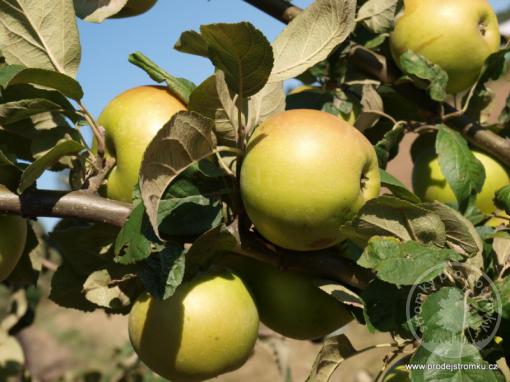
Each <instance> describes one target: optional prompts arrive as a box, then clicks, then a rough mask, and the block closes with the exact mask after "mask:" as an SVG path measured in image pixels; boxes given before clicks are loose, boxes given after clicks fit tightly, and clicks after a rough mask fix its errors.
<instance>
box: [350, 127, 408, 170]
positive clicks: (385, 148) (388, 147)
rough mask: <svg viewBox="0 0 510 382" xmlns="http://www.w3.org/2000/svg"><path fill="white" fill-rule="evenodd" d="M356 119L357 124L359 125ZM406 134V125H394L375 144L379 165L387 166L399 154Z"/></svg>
mask: <svg viewBox="0 0 510 382" xmlns="http://www.w3.org/2000/svg"><path fill="white" fill-rule="evenodd" d="M357 124H358V123H357V121H356V125H357ZM404 136H405V125H403V124H402V125H397V126H394V127H393V128H392V129H391V130H389V131H388V132H386V133H385V134H384V136H383V137H382V139H381V140H380V141H379V142H377V143H376V144H375V146H374V149H375V153H376V154H377V160H378V161H379V167H382V168H386V166H387V164H388V162H389V161H390V160H392V159H393V158H394V157H395V156H396V155H397V154H398V148H399V145H400V142H401V141H402V139H403V138H404Z"/></svg>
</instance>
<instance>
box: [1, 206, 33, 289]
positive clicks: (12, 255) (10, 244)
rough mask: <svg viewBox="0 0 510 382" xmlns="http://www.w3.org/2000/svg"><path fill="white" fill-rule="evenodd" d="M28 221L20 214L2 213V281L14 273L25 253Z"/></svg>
mask: <svg viewBox="0 0 510 382" xmlns="http://www.w3.org/2000/svg"><path fill="white" fill-rule="evenodd" d="M26 240H27V221H26V220H25V219H23V218H22V217H19V216H14V215H0V281H4V280H5V279H6V278H7V277H9V275H10V274H11V273H12V271H13V270H14V268H15V267H16V264H18V261H19V259H20V257H21V255H22V254H23V250H24V249H25V244H26Z"/></svg>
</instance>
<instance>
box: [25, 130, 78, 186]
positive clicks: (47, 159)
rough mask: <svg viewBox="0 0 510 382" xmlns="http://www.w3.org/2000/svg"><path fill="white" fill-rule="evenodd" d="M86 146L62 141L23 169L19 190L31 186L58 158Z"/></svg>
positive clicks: (75, 152) (71, 141)
mask: <svg viewBox="0 0 510 382" xmlns="http://www.w3.org/2000/svg"><path fill="white" fill-rule="evenodd" d="M83 149H84V147H83V146H82V145H81V143H79V142H76V141H73V140H67V141H64V142H61V143H60V144H58V145H57V146H55V147H54V148H53V149H51V150H50V151H49V152H47V153H46V154H45V155H43V156H42V157H40V158H39V159H37V160H36V161H35V162H33V163H32V164H31V165H30V166H28V167H27V168H26V169H25V171H23V175H22V176H21V181H20V184H19V186H18V190H19V192H23V191H25V190H26V189H27V188H29V187H30V186H31V185H32V184H34V182H35V181H36V180H37V179H38V178H39V177H40V176H41V175H42V173H43V172H44V171H45V170H46V169H48V168H50V167H51V166H52V165H53V164H54V163H56V162H58V160H59V159H60V158H62V157H65V156H68V155H75V154H77V153H79V152H80V151H81V150H83Z"/></svg>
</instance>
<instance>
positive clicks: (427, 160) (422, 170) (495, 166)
mask: <svg viewBox="0 0 510 382" xmlns="http://www.w3.org/2000/svg"><path fill="white" fill-rule="evenodd" d="M473 154H474V156H475V157H476V158H477V159H478V160H479V161H480V162H482V165H483V167H484V169H485V183H484V185H483V187H482V191H481V192H480V193H479V194H478V195H477V197H476V206H477V207H478V208H479V209H480V210H482V211H483V212H484V213H486V214H490V213H493V212H494V211H495V210H496V206H495V205H494V201H493V199H494V194H495V193H496V191H498V190H499V189H500V188H502V187H504V186H506V185H508V184H510V172H509V171H508V170H507V169H505V167H503V165H502V164H501V163H499V162H498V161H496V160H495V159H493V158H492V157H490V156H488V155H487V154H485V153H482V152H480V151H474V150H473ZM413 189H414V192H415V193H416V195H418V196H419V197H420V198H422V199H423V200H425V201H429V202H432V201H435V200H437V201H440V202H443V203H450V204H451V203H456V201H457V199H456V198H455V194H454V193H453V190H452V189H451V188H450V186H449V184H448V182H447V181H446V179H445V177H444V175H443V173H442V172H441V167H440V166H439V159H438V158H437V155H436V154H435V152H434V150H423V151H422V152H420V153H419V154H418V155H417V156H416V158H415V162H414V168H413ZM499 223H501V221H500V220H499V219H496V220H492V221H491V222H490V224H491V225H498V224H499Z"/></svg>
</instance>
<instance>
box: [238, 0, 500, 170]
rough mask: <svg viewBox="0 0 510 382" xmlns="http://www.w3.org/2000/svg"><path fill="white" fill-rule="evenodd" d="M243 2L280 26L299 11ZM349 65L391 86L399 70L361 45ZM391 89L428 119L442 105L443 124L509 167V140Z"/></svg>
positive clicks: (409, 89) (415, 93)
mask: <svg viewBox="0 0 510 382" xmlns="http://www.w3.org/2000/svg"><path fill="white" fill-rule="evenodd" d="M244 1H246V2H247V3H249V4H251V5H253V6H254V7H256V8H258V9H260V10H261V11H263V12H265V13H267V14H269V15H271V16H273V17H275V18H276V19H278V20H280V21H282V22H284V23H288V22H289V21H290V20H292V19H293V18H294V17H296V16H297V15H298V14H299V12H300V11H301V9H300V8H298V7H296V6H294V5H292V3H290V2H288V1H286V0H244ZM350 62H351V63H352V64H353V65H354V66H356V68H357V69H361V70H362V71H364V72H365V73H367V74H369V75H370V76H372V77H375V78H376V79H377V80H379V81H381V82H382V83H384V84H393V83H394V82H395V81H396V80H397V79H398V78H399V77H400V72H399V70H398V69H397V68H396V67H395V65H394V64H393V63H392V62H391V61H389V62H388V60H386V59H384V58H382V59H378V58H377V54H374V53H373V52H371V51H370V50H368V49H366V48H364V47H361V46H356V47H354V48H353V49H352V51H351V55H350ZM393 87H394V89H395V90H396V91H397V92H398V93H399V94H400V95H402V96H403V97H405V98H406V99H409V100H411V101H413V103H414V104H416V106H417V107H418V108H419V109H420V110H421V111H422V112H425V113H427V114H429V115H430V116H431V117H433V116H437V115H438V110H440V107H441V106H442V107H443V108H444V112H445V113H447V114H451V115H453V116H456V117H455V118H451V119H450V120H448V121H447V122H446V123H447V124H448V126H450V127H451V128H454V129H455V130H457V131H459V132H461V133H462V134H463V135H464V137H466V139H468V140H469V141H470V142H471V143H472V144H473V145H475V146H477V147H478V148H480V149H482V150H483V151H485V152H487V153H489V154H492V155H493V156H494V157H496V158H497V159H499V160H500V161H501V162H502V163H504V164H506V165H507V166H510V140H509V139H506V138H503V137H500V136H499V135H497V134H496V133H494V132H492V131H490V130H488V129H485V128H483V127H482V126H481V125H480V124H479V122H478V121H476V120H473V119H471V118H470V117H469V116H467V115H465V114H462V113H459V111H458V110H457V109H456V108H454V107H452V106H451V105H448V104H445V103H443V104H440V103H437V102H434V101H432V100H431V99H430V98H429V97H428V95H427V93H426V92H424V91H422V90H420V89H418V88H416V87H414V86H413V85H412V84H409V83H407V84H405V83H403V84H393Z"/></svg>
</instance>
